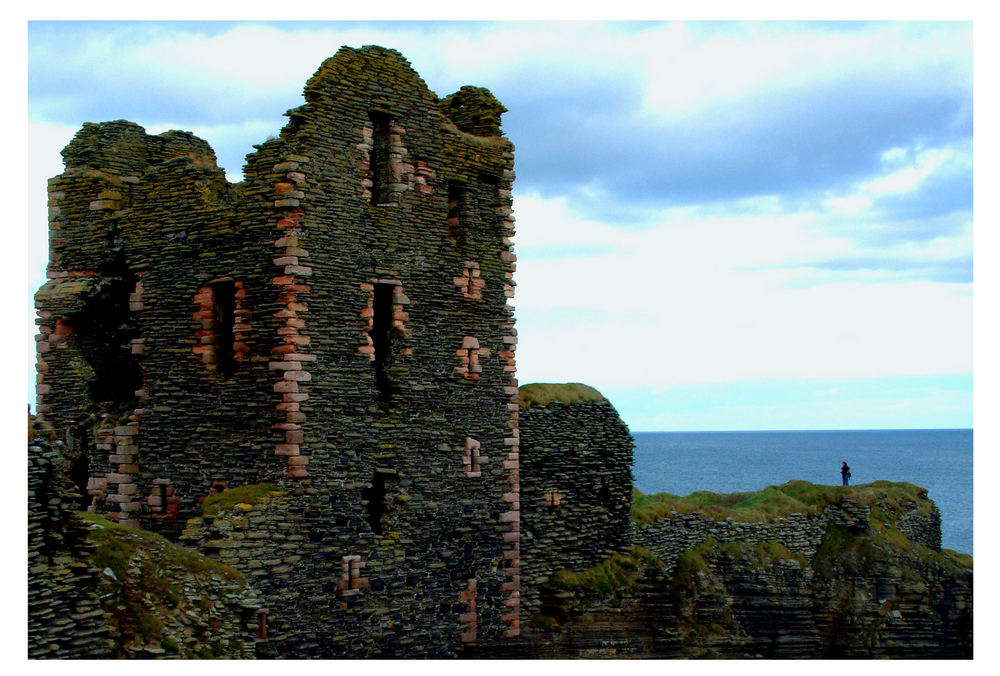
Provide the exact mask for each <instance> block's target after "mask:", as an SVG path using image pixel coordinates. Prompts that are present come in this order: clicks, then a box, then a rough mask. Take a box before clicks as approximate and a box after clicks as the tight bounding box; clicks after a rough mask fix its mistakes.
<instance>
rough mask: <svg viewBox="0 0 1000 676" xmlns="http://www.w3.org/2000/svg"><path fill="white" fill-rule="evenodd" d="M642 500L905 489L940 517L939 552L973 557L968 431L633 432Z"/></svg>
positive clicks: (970, 457) (636, 475)
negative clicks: (769, 491) (847, 474)
mask: <svg viewBox="0 0 1000 676" xmlns="http://www.w3.org/2000/svg"><path fill="white" fill-rule="evenodd" d="M633 436H634V437H635V444H636V448H635V486H636V488H638V489H639V490H640V491H642V492H643V493H673V494H674V495H681V496H683V495H689V494H690V493H693V492H695V491H703V490H704V491H712V492H715V493H733V492H737V491H756V490H760V489H762V488H766V487H767V486H774V485H777V484H783V483H785V482H786V481H790V480H792V479H804V480H805V481H809V482H812V483H815V484H832V485H838V486H839V485H840V463H841V462H843V461H845V460H846V461H847V464H848V465H849V466H850V467H851V474H852V477H851V483H852V484H864V483H870V482H872V481H877V480H879V479H887V480H889V481H908V482H910V483H912V484H917V485H918V486H923V487H924V488H926V489H927V491H928V495H929V497H930V498H931V499H932V500H934V502H935V503H937V506H938V509H940V510H941V545H942V546H943V547H945V548H947V549H954V550H956V551H959V552H964V553H967V554H972V430H971V429H966V430H830V431H802V432H634V433H633Z"/></svg>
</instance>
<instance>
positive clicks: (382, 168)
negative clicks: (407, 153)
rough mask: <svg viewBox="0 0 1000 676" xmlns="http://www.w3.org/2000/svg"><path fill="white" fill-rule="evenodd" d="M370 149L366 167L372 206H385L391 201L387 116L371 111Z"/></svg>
mask: <svg viewBox="0 0 1000 676" xmlns="http://www.w3.org/2000/svg"><path fill="white" fill-rule="evenodd" d="M370 117H371V122H372V149H371V153H370V155H369V158H368V167H369V171H370V172H371V179H372V190H371V192H372V204H376V205H377V204H386V203H387V202H389V201H391V192H390V185H391V179H392V173H391V169H390V167H389V115H388V114H387V113H380V112H378V111H374V110H373V111H372V112H371V113H370Z"/></svg>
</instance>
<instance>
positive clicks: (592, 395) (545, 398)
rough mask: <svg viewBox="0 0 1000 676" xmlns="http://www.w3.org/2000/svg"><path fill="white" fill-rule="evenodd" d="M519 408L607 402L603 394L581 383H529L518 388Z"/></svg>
mask: <svg viewBox="0 0 1000 676" xmlns="http://www.w3.org/2000/svg"><path fill="white" fill-rule="evenodd" d="M517 391H518V395H519V398H520V406H521V408H522V409H529V408H531V407H532V406H533V405H537V406H547V405H549V404H550V403H552V402H554V401H555V402H560V403H563V404H575V403H577V402H582V401H607V399H606V398H605V397H604V395H603V394H601V393H600V392H598V391H597V390H595V389H594V388H593V387H590V386H589V385H584V384H583V383H561V384H557V383H530V384H528V385H521V387H519V388H518V390H517Z"/></svg>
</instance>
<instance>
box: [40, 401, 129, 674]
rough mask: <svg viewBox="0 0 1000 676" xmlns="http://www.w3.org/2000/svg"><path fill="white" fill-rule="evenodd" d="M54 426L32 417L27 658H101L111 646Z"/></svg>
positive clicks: (84, 533)
mask: <svg viewBox="0 0 1000 676" xmlns="http://www.w3.org/2000/svg"><path fill="white" fill-rule="evenodd" d="M51 436H52V431H51V429H46V428H44V427H42V426H41V425H36V423H35V421H33V420H32V419H30V418H29V420H28V657H29V658H32V659H40V658H49V659H53V658H55V659H66V658H73V659H79V658H97V657H103V656H105V655H106V654H107V653H108V651H109V650H110V648H111V641H110V639H109V630H108V626H107V623H106V621H105V617H104V611H103V610H102V608H101V606H100V603H99V601H98V597H97V587H98V582H99V578H100V572H99V571H97V570H96V569H95V568H94V567H93V565H92V564H91V563H90V560H89V554H90V551H91V549H92V547H91V546H90V545H89V543H88V542H87V528H86V526H85V525H84V524H83V523H82V522H81V521H80V519H79V517H77V516H76V511H77V508H78V506H79V501H80V496H79V495H78V494H76V492H75V491H74V489H73V486H72V484H71V483H70V482H69V480H68V479H67V478H66V466H65V465H66V462H65V459H64V458H63V456H62V454H61V452H60V444H59V443H58V442H57V441H54V440H53V439H51V438H50V437H51Z"/></svg>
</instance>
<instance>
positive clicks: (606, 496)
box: [597, 479, 611, 508]
mask: <svg viewBox="0 0 1000 676" xmlns="http://www.w3.org/2000/svg"><path fill="white" fill-rule="evenodd" d="M597 499H598V500H599V501H600V504H601V506H602V507H607V508H610V507H611V489H609V488H608V482H607V481H606V480H605V479H601V487H600V488H599V489H598V490H597Z"/></svg>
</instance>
